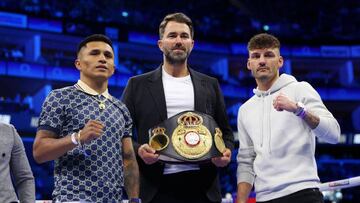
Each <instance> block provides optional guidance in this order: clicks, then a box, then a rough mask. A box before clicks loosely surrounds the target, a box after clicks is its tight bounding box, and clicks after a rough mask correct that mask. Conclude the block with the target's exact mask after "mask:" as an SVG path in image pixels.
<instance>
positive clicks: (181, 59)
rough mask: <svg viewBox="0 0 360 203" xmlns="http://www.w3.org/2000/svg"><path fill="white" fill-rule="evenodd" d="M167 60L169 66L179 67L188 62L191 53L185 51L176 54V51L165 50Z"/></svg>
mask: <svg viewBox="0 0 360 203" xmlns="http://www.w3.org/2000/svg"><path fill="white" fill-rule="evenodd" d="M164 55H165V59H166V61H167V62H168V63H169V64H172V65H178V64H183V63H185V62H186V60H187V58H188V57H189V55H190V52H189V51H187V50H186V49H183V52H181V53H180V52H175V51H174V50H164Z"/></svg>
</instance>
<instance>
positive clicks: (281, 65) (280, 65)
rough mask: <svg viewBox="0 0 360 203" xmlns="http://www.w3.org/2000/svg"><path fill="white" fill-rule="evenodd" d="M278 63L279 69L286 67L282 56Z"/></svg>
mask: <svg viewBox="0 0 360 203" xmlns="http://www.w3.org/2000/svg"><path fill="white" fill-rule="evenodd" d="M278 63H279V69H280V68H282V67H283V65H284V58H283V57H282V56H280V57H279V61H278Z"/></svg>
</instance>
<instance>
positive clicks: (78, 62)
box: [74, 59, 81, 71]
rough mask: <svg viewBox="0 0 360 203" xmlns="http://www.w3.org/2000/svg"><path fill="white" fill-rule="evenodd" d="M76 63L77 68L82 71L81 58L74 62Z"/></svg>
mask: <svg viewBox="0 0 360 203" xmlns="http://www.w3.org/2000/svg"><path fill="white" fill-rule="evenodd" d="M74 64H75V67H76V69H78V70H79V71H81V65H80V60H79V59H76V60H75V62H74Z"/></svg>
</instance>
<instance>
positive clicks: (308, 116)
mask: <svg viewBox="0 0 360 203" xmlns="http://www.w3.org/2000/svg"><path fill="white" fill-rule="evenodd" d="M304 121H305V122H306V123H307V124H308V125H309V127H310V128H311V129H315V128H316V127H317V126H318V125H319V123H320V118H319V116H316V115H314V114H313V113H311V112H310V111H306V113H305V117H304Z"/></svg>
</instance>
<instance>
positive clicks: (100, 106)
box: [99, 102, 106, 110]
mask: <svg viewBox="0 0 360 203" xmlns="http://www.w3.org/2000/svg"><path fill="white" fill-rule="evenodd" d="M105 107H106V106H105V102H100V103H99V109H100V110H104V109H105Z"/></svg>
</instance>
